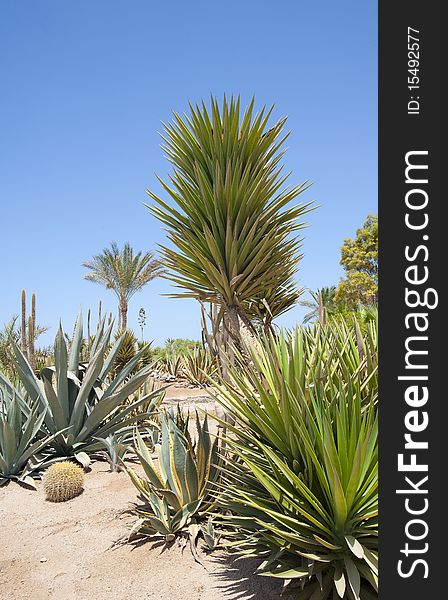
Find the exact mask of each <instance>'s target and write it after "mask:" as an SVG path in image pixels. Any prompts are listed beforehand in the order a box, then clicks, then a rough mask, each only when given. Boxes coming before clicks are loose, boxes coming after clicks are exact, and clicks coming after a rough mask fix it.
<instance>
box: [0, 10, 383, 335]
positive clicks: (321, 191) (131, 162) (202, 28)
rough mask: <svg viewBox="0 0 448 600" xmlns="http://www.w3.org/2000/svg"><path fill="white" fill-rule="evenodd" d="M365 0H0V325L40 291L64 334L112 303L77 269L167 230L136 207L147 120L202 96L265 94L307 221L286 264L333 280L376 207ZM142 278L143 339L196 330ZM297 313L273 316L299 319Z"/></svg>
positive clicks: (149, 138)
mask: <svg viewBox="0 0 448 600" xmlns="http://www.w3.org/2000/svg"><path fill="white" fill-rule="evenodd" d="M376 10H377V7H376V2H374V1H372V2H359V1H356V0H350V1H344V0H342V1H341V2H333V1H331V0H325V1H320V2H309V1H305V0H288V1H285V0H277V1H276V2H268V1H263V0H244V1H241V0H238V1H235V0H227V1H226V2H222V3H215V2H210V1H207V2H205V1H198V0H192V1H190V2H185V1H182V0H176V1H174V0H171V1H169V0H167V1H166V2H155V1H153V2H151V1H150V0H145V1H143V0H130V1H129V2H123V1H122V0H120V1H119V0H94V1H91V0H78V1H76V2H69V1H65V2H61V0H40V1H39V2H36V1H35V0H20V1H16V2H8V1H6V0H3V1H1V2H0V77H1V89H2V92H1V95H0V203H1V224H2V226H1V234H0V247H1V254H2V261H1V263H2V268H1V269H2V273H1V293H0V325H2V323H3V322H5V321H7V320H9V318H10V317H11V316H12V315H13V314H14V313H16V314H17V313H18V312H19V309H20V293H21V290H22V288H26V290H27V292H28V294H29V296H31V292H35V293H36V295H37V310H38V321H39V322H40V323H42V324H46V325H49V326H51V330H50V332H49V333H48V334H46V335H45V337H44V339H43V342H44V343H50V342H51V341H52V339H53V337H54V334H55V330H56V326H57V323H58V320H59V318H61V319H62V322H63V324H64V326H65V327H66V328H67V329H71V327H72V323H73V320H74V317H75V315H76V313H77V311H78V308H79V306H80V305H82V307H83V308H84V309H87V307H89V306H90V307H92V308H94V309H96V307H97V306H98V301H99V300H100V299H101V300H102V301H103V304H104V306H105V307H107V308H109V309H110V310H113V311H114V312H116V301H115V297H114V296H113V294H112V293H111V292H107V291H106V290H103V289H102V288H101V287H100V286H97V285H95V284H92V283H89V282H87V281H84V280H83V274H84V269H83V268H82V267H81V262H82V261H83V260H86V259H89V258H90V257H91V256H92V255H94V254H96V253H98V252H99V251H100V250H101V249H102V248H103V247H105V246H107V245H108V244H109V242H110V241H112V240H115V241H117V242H118V243H119V244H122V243H123V242H125V241H129V242H131V244H132V245H133V246H134V248H135V249H145V250H146V249H156V246H157V243H159V242H162V241H163V240H164V233H163V231H162V230H161V227H160V225H159V224H158V222H156V221H155V219H154V218H153V217H151V216H150V215H149V213H148V211H147V209H146V208H144V206H143V203H144V202H145V201H147V200H149V199H148V197H147V196H146V194H145V189H146V188H148V187H150V188H153V189H156V190H157V189H159V187H158V185H157V184H156V178H155V174H156V173H157V174H159V175H162V176H164V175H166V174H167V172H168V170H169V166H168V163H167V162H166V160H165V159H164V158H163V153H162V151H161V149H160V138H159V132H160V131H161V125H160V122H161V121H167V120H169V119H170V114H171V111H172V110H176V111H179V112H182V111H183V110H185V109H186V104H187V100H188V99H191V100H192V101H197V100H199V99H201V98H202V97H208V96H209V95H210V93H211V92H212V93H213V94H215V95H218V96H222V94H223V93H224V92H226V93H228V94H232V93H234V94H238V93H239V94H241V96H242V99H243V101H244V102H246V101H248V100H249V99H250V97H251V95H252V94H255V96H256V100H257V104H258V106H260V105H262V104H264V103H266V104H271V103H275V105H276V110H275V116H276V117H280V116H283V115H288V116H289V120H288V127H289V129H290V130H291V131H292V135H291V137H290V139H289V143H288V145H289V150H288V152H287V155H286V157H285V164H286V167H287V169H288V170H292V171H293V175H292V178H291V182H293V183H298V182H301V181H304V180H305V179H310V180H312V181H313V182H314V185H313V187H312V188H311V189H310V190H309V191H308V192H307V193H306V194H305V195H304V196H302V198H303V200H311V199H314V200H316V201H317V202H318V203H319V204H320V205H321V208H320V209H319V210H317V211H315V212H314V213H313V214H312V215H310V216H309V219H308V221H309V224H310V227H309V229H307V231H306V239H305V242H304V248H303V251H304V253H305V258H304V259H303V261H302V263H301V267H300V271H299V274H298V277H299V280H300V283H301V284H302V285H303V286H306V287H309V288H311V289H315V288H317V287H320V286H322V285H329V284H332V283H337V282H338V280H339V278H340V276H341V274H342V272H341V267H340V266H339V248H340V246H341V243H342V241H343V239H344V237H347V236H353V235H354V233H355V230H356V228H357V227H359V226H360V225H361V224H362V222H363V220H364V218H365V216H366V215H367V214H368V213H372V212H376V211H377V208H376V207H377V184H376V178H377V15H376ZM169 291H170V285H169V283H168V282H166V281H163V280H158V281H156V282H153V283H151V284H149V286H148V287H147V288H145V289H144V291H143V292H141V293H140V294H139V295H137V296H135V297H134V299H133V300H132V301H131V304H130V311H129V322H130V326H131V327H134V328H135V329H136V331H138V326H137V314H138V310H139V308H140V307H144V308H145V309H146V312H147V314H148V323H147V326H146V330H145V337H146V338H147V339H154V340H155V342H156V343H163V341H164V340H165V339H166V338H168V337H191V338H199V335H200V324H199V310H198V308H197V306H196V304H195V302H194V301H187V300H174V299H169V298H165V297H162V296H161V294H163V293H167V292H169ZM302 317H303V309H302V308H297V309H294V310H293V311H291V312H290V313H289V314H288V315H287V316H285V317H284V318H283V319H282V320H281V321H280V324H284V325H286V326H291V325H292V324H294V323H296V322H298V321H301V319H302Z"/></svg>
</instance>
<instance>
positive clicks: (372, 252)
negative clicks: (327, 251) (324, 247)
mask: <svg viewBox="0 0 448 600" xmlns="http://www.w3.org/2000/svg"><path fill="white" fill-rule="evenodd" d="M340 264H341V265H342V266H343V267H344V269H345V272H346V276H345V278H344V279H342V280H341V281H340V283H339V286H338V288H337V290H336V295H335V302H336V304H343V305H345V306H347V308H356V307H357V306H359V305H360V304H363V305H369V304H376V302H377V298H378V217H377V216H376V215H368V216H367V219H366V221H365V222H364V225H363V226H362V227H361V228H360V229H357V231H356V237H355V238H354V239H352V238H346V239H345V240H344V243H343V245H342V248H341V261H340Z"/></svg>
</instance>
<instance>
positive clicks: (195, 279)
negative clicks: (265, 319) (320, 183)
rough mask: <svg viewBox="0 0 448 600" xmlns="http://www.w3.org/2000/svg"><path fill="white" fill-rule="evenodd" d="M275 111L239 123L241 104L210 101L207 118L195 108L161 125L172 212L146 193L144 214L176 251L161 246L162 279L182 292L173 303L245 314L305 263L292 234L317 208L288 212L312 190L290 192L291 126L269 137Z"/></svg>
mask: <svg viewBox="0 0 448 600" xmlns="http://www.w3.org/2000/svg"><path fill="white" fill-rule="evenodd" d="M271 113H272V109H271V110H268V111H266V110H265V109H264V108H263V109H262V110H261V111H260V112H259V113H258V114H255V113H254V100H252V101H251V103H250V105H249V106H248V108H247V109H246V111H245V112H244V114H243V115H241V111H240V100H239V98H238V99H234V98H232V99H231V100H230V102H227V100H226V98H224V101H223V104H222V107H221V108H220V107H219V105H218V101H217V100H216V99H213V98H212V99H211V109H210V111H209V109H208V108H207V107H206V105H205V103H204V102H202V104H201V106H198V105H196V106H192V105H190V115H184V116H183V117H181V116H180V115H178V114H174V121H173V123H171V124H168V125H165V136H164V137H163V139H164V141H165V145H164V150H165V152H166V154H167V156H168V158H169V160H170V161H171V163H172V164H173V167H174V171H173V174H172V176H171V177H170V181H171V183H170V184H168V183H165V182H164V181H162V180H160V181H161V184H162V186H163V188H164V190H165V191H166V192H167V193H168V195H169V196H170V197H171V199H172V200H173V201H174V204H172V205H171V204H168V202H166V201H165V200H163V199H162V198H160V197H159V196H157V195H156V194H155V193H153V192H151V191H148V194H149V196H150V197H151V198H152V199H153V200H154V201H155V205H153V206H148V208H149V209H150V211H151V212H152V214H153V215H155V216H156V217H157V218H158V219H159V220H160V221H161V222H162V223H164V224H165V225H166V228H167V232H168V238H169V240H170V241H171V242H172V243H173V246H170V247H168V246H163V256H164V264H165V265H166V266H167V267H169V269H170V272H169V274H167V275H166V277H167V278H168V279H170V280H171V281H173V282H174V283H175V285H176V286H177V287H178V288H180V291H179V292H178V293H176V294H172V295H173V296H177V297H192V298H196V299H198V300H201V301H210V302H213V303H217V304H221V305H224V306H227V307H229V306H237V307H239V309H240V311H244V310H247V309H248V306H249V305H247V304H246V307H245V309H243V308H242V305H243V304H244V303H247V302H250V301H251V300H257V302H258V301H259V300H260V299H262V298H265V296H266V295H267V294H268V293H271V294H272V290H278V289H283V290H285V292H287V293H289V292H290V291H291V285H292V281H293V279H292V278H293V275H294V273H295V272H296V269H297V263H298V260H299V258H300V255H299V248H300V239H299V238H298V237H297V236H296V235H293V234H295V233H296V232H297V231H299V230H300V229H302V228H303V227H304V224H303V223H302V222H301V221H300V219H301V217H303V215H304V214H305V213H306V212H308V211H309V210H310V206H311V204H299V205H295V206H291V205H290V203H291V201H292V200H294V198H296V197H297V196H298V195H299V194H301V193H302V192H303V191H304V190H305V189H306V188H307V187H308V184H307V183H304V184H302V185H298V186H293V187H291V188H285V182H286V180H287V178H288V175H283V174H282V168H281V167H280V160H281V157H282V155H283V152H284V150H282V148H283V144H284V141H285V139H286V137H287V135H285V134H284V131H283V129H284V124H285V119H282V120H280V121H278V122H277V123H276V124H275V125H273V126H272V127H271V128H270V129H268V128H267V126H268V121H269V118H270V116H271ZM294 300H295V299H294ZM286 304H287V303H286ZM286 304H285V302H281V303H279V305H280V306H282V307H283V308H284V307H285V305H286ZM250 316H251V315H250V314H249V317H250Z"/></svg>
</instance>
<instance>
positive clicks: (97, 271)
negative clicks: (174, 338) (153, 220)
mask: <svg viewBox="0 0 448 600" xmlns="http://www.w3.org/2000/svg"><path fill="white" fill-rule="evenodd" d="M83 267H86V269H88V271H89V272H88V273H87V274H86V276H85V279H87V280H88V281H92V282H94V283H99V284H101V285H104V287H105V288H106V289H109V290H112V291H113V292H114V294H115V295H116V296H117V298H118V314H119V322H118V328H119V329H126V328H127V315H128V304H129V300H130V299H131V298H132V297H133V296H134V294H136V293H137V292H138V291H140V290H141V289H142V288H143V287H144V286H145V285H146V284H147V283H149V282H150V281H152V280H153V279H155V278H156V277H158V276H159V275H160V274H161V272H162V265H161V263H160V261H159V260H158V259H156V258H154V255H153V253H152V252H145V253H142V252H137V253H134V250H133V248H132V246H131V245H130V244H129V243H126V244H124V246H123V248H122V249H121V250H120V248H119V247H118V245H117V244H116V243H115V242H112V244H111V247H110V248H104V250H103V251H102V253H101V254H97V255H96V256H94V257H93V259H92V260H90V261H86V262H84V263H83Z"/></svg>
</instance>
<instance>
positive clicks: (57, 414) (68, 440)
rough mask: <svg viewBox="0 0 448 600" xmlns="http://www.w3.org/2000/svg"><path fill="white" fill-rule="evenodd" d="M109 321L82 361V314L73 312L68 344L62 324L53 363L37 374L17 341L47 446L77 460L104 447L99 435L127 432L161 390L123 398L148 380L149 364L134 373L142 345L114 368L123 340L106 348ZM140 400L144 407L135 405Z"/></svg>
mask: <svg viewBox="0 0 448 600" xmlns="http://www.w3.org/2000/svg"><path fill="white" fill-rule="evenodd" d="M112 326H113V324H112V323H110V324H109V326H107V327H106V325H105V320H104V319H103V321H102V322H101V323H100V326H99V327H98V331H97V334H96V336H95V338H94V340H93V344H92V347H91V352H90V360H89V362H88V363H87V365H84V364H82V363H81V356H80V350H81V345H82V339H83V338H82V318H81V314H80V315H79V316H78V319H77V322H76V325H75V329H74V334H73V338H72V340H71V343H70V347H69V349H68V348H67V344H66V341H65V336H64V334H63V332H62V328H61V327H59V331H58V333H57V335H56V340H55V345H54V366H53V367H44V368H43V369H42V370H41V372H40V376H39V377H36V375H35V374H34V372H33V369H32V368H31V366H30V365H29V363H28V361H27V360H26V358H25V357H24V355H23V354H22V352H21V350H20V348H19V347H18V345H17V344H15V345H14V353H15V358H16V367H17V371H18V374H19V377H20V380H21V382H22V384H23V387H24V388H25V390H26V392H27V401H28V402H32V403H37V404H38V405H39V406H40V409H41V410H42V411H44V412H45V416H44V419H43V426H44V428H45V430H46V431H47V433H48V435H50V436H52V438H53V439H52V443H51V445H52V449H53V452H54V453H55V454H56V455H58V456H72V455H75V456H76V457H77V458H78V460H80V462H81V463H83V464H85V463H86V462H87V463H88V461H89V456H88V455H89V454H91V453H92V452H95V451H97V450H99V449H101V448H102V447H103V444H102V442H101V441H99V439H98V438H103V439H105V438H108V436H111V435H113V434H115V433H118V432H121V433H123V432H126V431H127V432H132V430H133V428H134V426H135V423H138V422H141V421H144V420H145V419H148V418H149V416H150V415H151V414H152V413H153V411H154V410H155V409H156V407H157V406H158V404H159V403H160V401H161V399H162V396H163V390H157V391H153V392H150V393H149V394H147V395H144V396H142V397H140V398H139V399H138V400H137V401H136V402H134V403H132V404H130V405H127V404H124V401H125V400H126V399H127V398H128V397H129V396H130V395H132V394H133V393H134V392H135V391H136V390H137V389H138V388H140V387H141V386H142V385H143V384H144V383H145V381H146V380H147V379H148V376H149V373H150V371H151V368H152V366H151V365H148V366H145V367H144V368H142V369H140V370H138V371H137V372H136V373H133V370H134V368H135V366H136V365H137V363H138V362H139V360H140V358H141V355H142V353H143V352H144V351H145V348H142V349H141V350H140V351H139V352H137V353H136V354H135V356H134V357H133V358H132V359H131V360H130V361H128V362H127V363H126V365H125V366H124V367H123V368H122V369H121V370H120V371H119V372H118V373H116V372H114V370H113V366H114V364H115V360H116V357H117V354H118V353H119V351H120V348H121V345H122V343H123V336H121V337H120V338H119V339H118V340H117V341H116V342H115V343H114V344H113V346H112V347H111V348H110V349H109V347H110V343H109V341H110V335H111V331H112ZM141 405H145V408H146V411H145V412H137V411H136V410H135V409H136V408H138V407H139V406H141Z"/></svg>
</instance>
